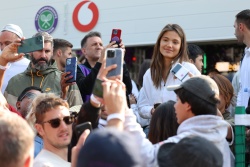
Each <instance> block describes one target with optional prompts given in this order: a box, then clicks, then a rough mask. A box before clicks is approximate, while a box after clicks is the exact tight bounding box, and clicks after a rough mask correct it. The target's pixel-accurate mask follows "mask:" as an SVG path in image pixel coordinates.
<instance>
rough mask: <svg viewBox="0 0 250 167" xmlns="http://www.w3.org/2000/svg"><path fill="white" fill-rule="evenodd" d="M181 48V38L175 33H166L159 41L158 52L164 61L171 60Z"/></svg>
mask: <svg viewBox="0 0 250 167" xmlns="http://www.w3.org/2000/svg"><path fill="white" fill-rule="evenodd" d="M180 48H181V38H180V36H179V35H178V34H177V33H176V32H175V31H167V32H165V33H164V34H163V36H162V37H161V41H160V52H161V54H162V55H163V57H164V59H169V60H173V59H174V58H175V57H176V56H178V54H179V52H180Z"/></svg>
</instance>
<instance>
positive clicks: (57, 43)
mask: <svg viewBox="0 0 250 167" xmlns="http://www.w3.org/2000/svg"><path fill="white" fill-rule="evenodd" d="M53 41H54V53H55V52H56V51H57V49H64V48H66V47H70V48H73V45H72V43H70V42H69V41H67V40H65V39H59V38H57V39H54V40H53Z"/></svg>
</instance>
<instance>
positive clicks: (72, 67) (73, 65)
mask: <svg viewBox="0 0 250 167" xmlns="http://www.w3.org/2000/svg"><path fill="white" fill-rule="evenodd" d="M76 70H77V57H72V58H67V59H66V65H65V72H68V71H70V72H71V73H70V74H69V75H73V78H71V79H69V80H67V81H66V82H67V83H71V82H75V81H76ZM69 75H67V76H69ZM67 76H66V77H67Z"/></svg>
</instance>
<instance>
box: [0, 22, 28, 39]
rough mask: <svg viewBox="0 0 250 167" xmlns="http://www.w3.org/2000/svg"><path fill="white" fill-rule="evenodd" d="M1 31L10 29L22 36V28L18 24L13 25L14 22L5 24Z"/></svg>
mask: <svg viewBox="0 0 250 167" xmlns="http://www.w3.org/2000/svg"><path fill="white" fill-rule="evenodd" d="M3 31H10V32H13V33H15V34H16V35H17V36H19V37H20V38H22V37H23V31H22V29H21V28H20V27H19V26H18V25H15V24H7V25H5V26H4V27H3V29H2V31H1V32H3Z"/></svg>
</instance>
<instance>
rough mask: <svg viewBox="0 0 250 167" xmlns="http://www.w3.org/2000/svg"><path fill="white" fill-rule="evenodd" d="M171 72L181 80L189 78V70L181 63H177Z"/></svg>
mask: <svg viewBox="0 0 250 167" xmlns="http://www.w3.org/2000/svg"><path fill="white" fill-rule="evenodd" d="M171 72H172V73H173V74H174V75H175V76H176V78H178V79H179V80H180V81H181V82H185V81H186V80H187V79H189V78H190V77H189V75H188V73H189V71H188V69H186V68H185V67H183V66H182V65H181V64H180V63H177V64H176V65H175V66H174V67H173V68H172V69H171Z"/></svg>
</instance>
